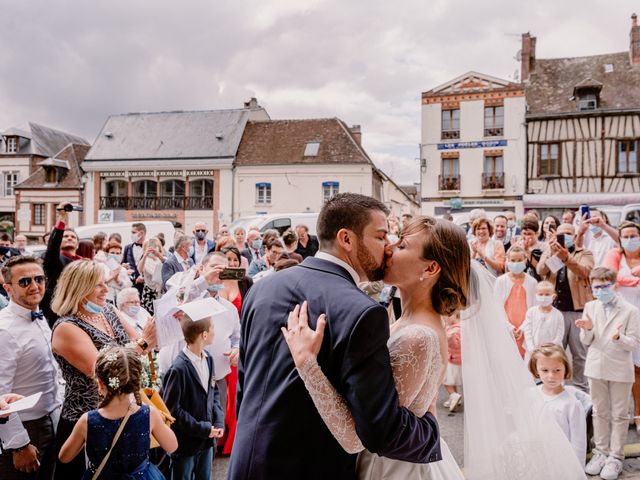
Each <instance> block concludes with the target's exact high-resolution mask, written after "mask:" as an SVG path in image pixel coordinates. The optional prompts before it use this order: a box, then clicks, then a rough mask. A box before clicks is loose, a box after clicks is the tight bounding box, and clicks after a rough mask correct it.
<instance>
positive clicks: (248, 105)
mask: <svg viewBox="0 0 640 480" xmlns="http://www.w3.org/2000/svg"><path fill="white" fill-rule="evenodd" d="M259 106H260V105H258V99H257V98H256V97H251V100H249V101H248V102H244V108H258V107H259Z"/></svg>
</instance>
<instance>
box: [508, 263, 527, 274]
mask: <svg viewBox="0 0 640 480" xmlns="http://www.w3.org/2000/svg"><path fill="white" fill-rule="evenodd" d="M525 268H527V265H526V264H525V263H524V262H507V269H508V270H509V271H510V272H511V273H515V274H516V275H518V274H520V273H522V272H524V269H525Z"/></svg>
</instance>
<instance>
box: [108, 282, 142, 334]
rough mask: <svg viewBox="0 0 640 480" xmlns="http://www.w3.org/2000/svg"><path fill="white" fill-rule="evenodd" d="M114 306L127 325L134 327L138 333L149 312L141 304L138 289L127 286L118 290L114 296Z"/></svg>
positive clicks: (140, 331)
mask: <svg viewBox="0 0 640 480" xmlns="http://www.w3.org/2000/svg"><path fill="white" fill-rule="evenodd" d="M116 306H117V307H118V310H120V313H122V314H123V316H124V317H125V320H126V321H127V322H129V325H131V326H132V327H133V328H135V329H136V332H138V334H140V333H142V331H143V330H144V327H145V325H146V324H147V321H148V320H149V319H150V318H151V314H150V313H149V312H148V311H147V310H146V309H145V308H144V307H143V306H142V304H141V302H140V294H139V293H138V289H137V288H134V287H129V288H124V289H122V290H120V292H119V293H118V296H117V297H116Z"/></svg>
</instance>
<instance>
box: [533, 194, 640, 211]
mask: <svg viewBox="0 0 640 480" xmlns="http://www.w3.org/2000/svg"><path fill="white" fill-rule="evenodd" d="M522 201H523V203H524V208H541V207H571V208H575V207H577V206H579V205H620V206H623V205H627V204H628V203H640V193H558V194H532V195H523V196H522Z"/></svg>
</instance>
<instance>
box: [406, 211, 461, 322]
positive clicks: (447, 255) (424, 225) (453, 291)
mask: <svg viewBox="0 0 640 480" xmlns="http://www.w3.org/2000/svg"><path fill="white" fill-rule="evenodd" d="M416 233H420V234H422V235H423V236H424V239H423V244H422V253H421V258H422V259H423V260H434V261H436V262H437V263H438V265H440V276H439V278H438V281H437V282H436V284H435V285H434V286H433V290H432V291H431V303H432V305H433V308H434V309H435V310H436V312H438V313H439V314H440V315H444V316H451V315H453V314H455V313H456V312H458V311H459V310H462V309H465V308H467V306H468V305H469V283H470V275H471V272H470V270H471V252H470V250H469V243H468V242H467V237H466V235H465V233H464V230H462V228H460V227H458V226H457V225H456V224H454V223H452V222H450V221H448V220H438V219H435V218H433V217H417V218H416V219H415V220H413V221H412V222H411V223H410V224H409V225H408V226H407V228H406V229H405V230H404V231H403V232H402V235H403V236H406V235H413V234H416Z"/></svg>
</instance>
